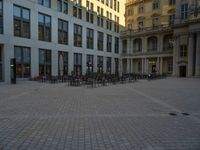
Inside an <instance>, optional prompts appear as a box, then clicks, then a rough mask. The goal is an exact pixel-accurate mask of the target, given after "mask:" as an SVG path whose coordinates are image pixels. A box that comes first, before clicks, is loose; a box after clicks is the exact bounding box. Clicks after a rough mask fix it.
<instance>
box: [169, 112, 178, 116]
mask: <svg viewBox="0 0 200 150" xmlns="http://www.w3.org/2000/svg"><path fill="white" fill-rule="evenodd" d="M169 115H170V116H177V114H176V113H169Z"/></svg>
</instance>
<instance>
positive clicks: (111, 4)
mask: <svg viewBox="0 0 200 150" xmlns="http://www.w3.org/2000/svg"><path fill="white" fill-rule="evenodd" d="M110 8H113V0H110Z"/></svg>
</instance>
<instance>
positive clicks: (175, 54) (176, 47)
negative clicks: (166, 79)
mask: <svg viewBox="0 0 200 150" xmlns="http://www.w3.org/2000/svg"><path fill="white" fill-rule="evenodd" d="M179 46H180V36H177V35H176V37H175V44H174V49H173V76H178V64H177V61H178V52H179Z"/></svg>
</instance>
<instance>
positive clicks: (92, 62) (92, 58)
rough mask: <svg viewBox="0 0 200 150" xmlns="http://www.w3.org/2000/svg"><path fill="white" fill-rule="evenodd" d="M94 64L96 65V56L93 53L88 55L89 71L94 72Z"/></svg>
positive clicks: (87, 64)
mask: <svg viewBox="0 0 200 150" xmlns="http://www.w3.org/2000/svg"><path fill="white" fill-rule="evenodd" d="M93 65H94V56H93V55H87V62H86V66H87V73H90V72H93Z"/></svg>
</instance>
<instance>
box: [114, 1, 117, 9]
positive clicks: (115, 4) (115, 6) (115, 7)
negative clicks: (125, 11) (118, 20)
mask: <svg viewBox="0 0 200 150" xmlns="http://www.w3.org/2000/svg"><path fill="white" fill-rule="evenodd" d="M114 10H115V11H116V10H117V0H114Z"/></svg>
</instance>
